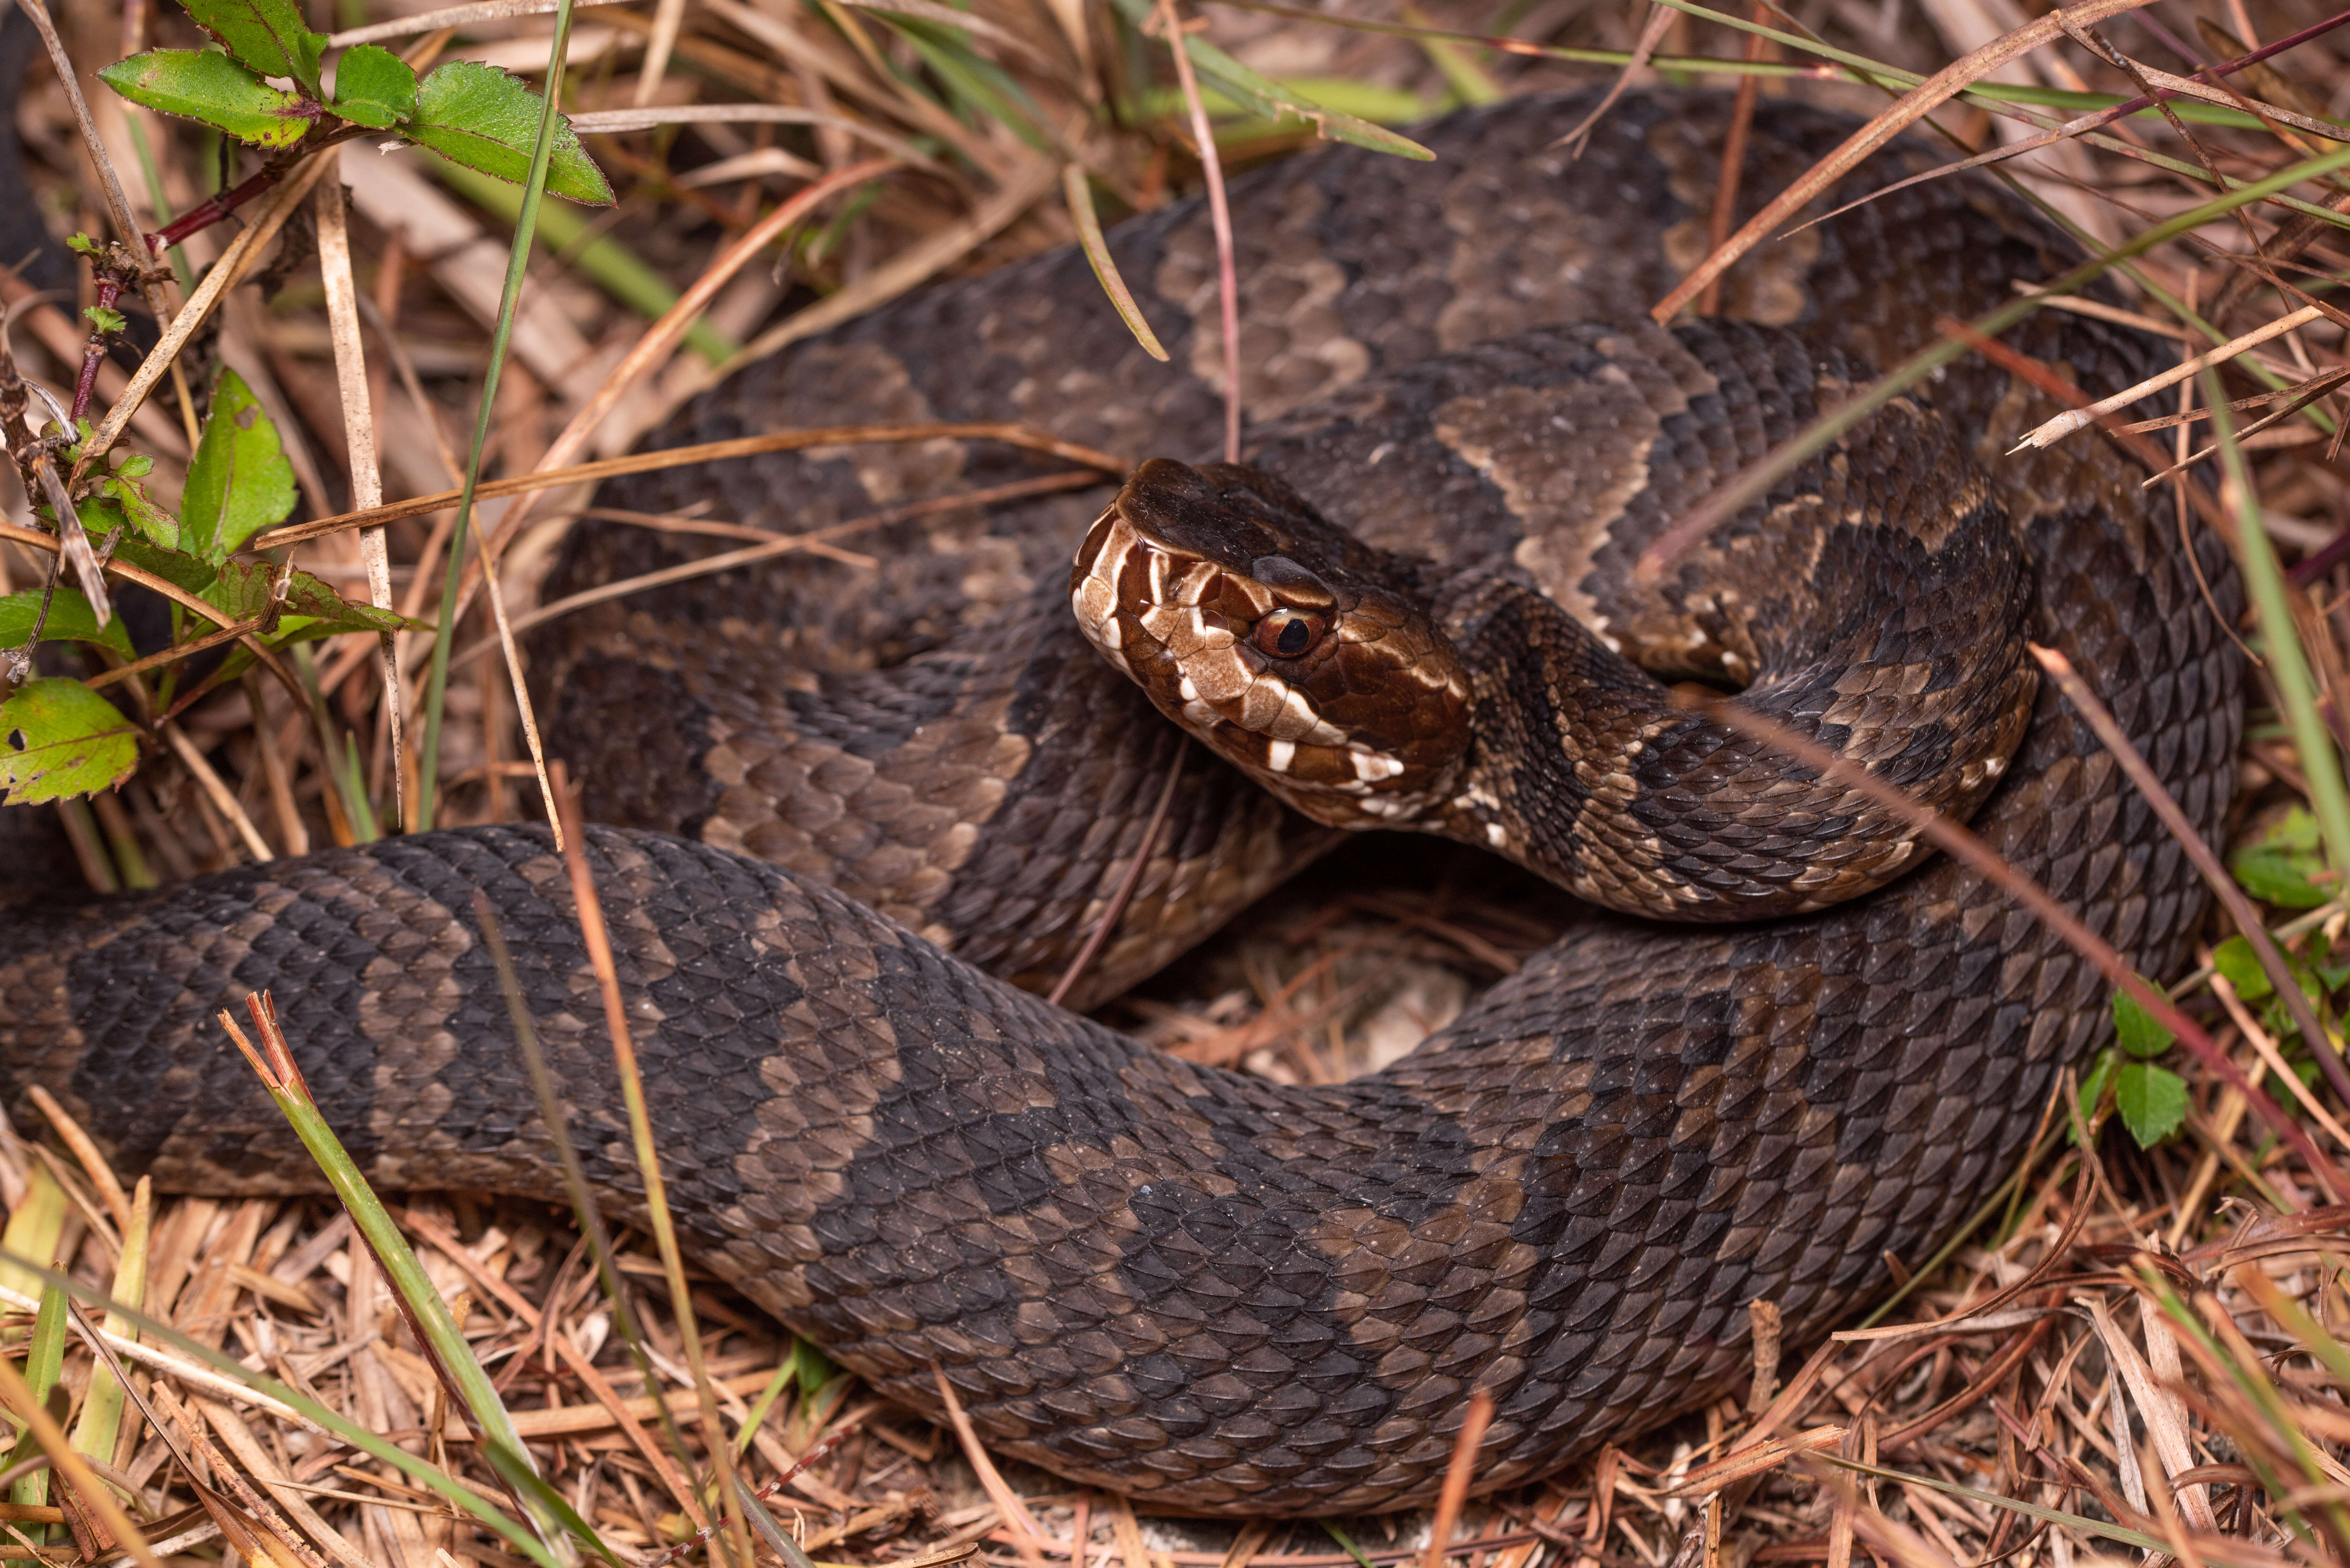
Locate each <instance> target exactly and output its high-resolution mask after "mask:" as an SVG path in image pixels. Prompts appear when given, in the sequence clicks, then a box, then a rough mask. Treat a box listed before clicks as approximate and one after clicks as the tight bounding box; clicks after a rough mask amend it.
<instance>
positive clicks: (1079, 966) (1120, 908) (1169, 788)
mask: <svg viewBox="0 0 2350 1568" xmlns="http://www.w3.org/2000/svg"><path fill="white" fill-rule="evenodd" d="M1190 760H1191V742H1190V740H1189V738H1186V739H1184V740H1182V741H1180V742H1177V744H1176V747H1175V760H1174V761H1173V762H1171V763H1168V764H1167V782H1166V783H1165V784H1161V785H1159V800H1158V804H1156V805H1153V806H1152V807H1151V808H1150V820H1149V822H1148V823H1146V824H1145V825H1144V826H1143V829H1142V840H1141V842H1140V843H1139V844H1137V845H1136V846H1134V857H1133V858H1132V859H1131V860H1129V861H1128V862H1127V865H1126V870H1125V871H1124V872H1122V873H1121V874H1120V875H1119V877H1118V888H1117V890H1116V891H1115V892H1113V893H1112V894H1111V895H1110V900H1109V902H1108V903H1107V905H1105V906H1104V907H1103V909H1102V914H1101V919H1098V920H1096V921H1095V922H1094V929H1093V930H1092V931H1091V932H1090V933H1088V934H1087V937H1086V944H1085V946H1083V947H1081V948H1079V949H1078V950H1077V956H1076V957H1075V958H1073V959H1071V960H1070V961H1069V967H1068V968H1067V970H1066V971H1063V973H1062V975H1061V978H1060V981H1058V983H1056V984H1055V986H1054V987H1053V990H1052V993H1051V994H1050V995H1048V996H1047V997H1045V1001H1046V1002H1050V1003H1051V1004H1052V1005H1054V1006H1055V1007H1058V1006H1059V1005H1060V1004H1061V1002H1062V1000H1063V999H1064V998H1066V996H1067V995H1068V994H1069V992H1070V989H1071V988H1072V987H1074V986H1075V985H1076V983H1077V981H1078V979H1079V977H1081V976H1082V975H1083V974H1084V973H1085V972H1086V971H1087V969H1089V968H1091V967H1092V966H1093V961H1094V960H1095V959H1097V958H1098V957H1099V956H1100V955H1101V950H1102V946H1103V944H1104V943H1106V942H1107V941H1108V940H1109V934H1110V932H1112V931H1114V930H1116V929H1118V921H1119V919H1122V918H1123V917H1124V916H1125V914H1126V907H1127V905H1128V902H1129V901H1130V900H1131V899H1132V898H1134V890H1135V889H1136V888H1139V887H1140V886H1141V885H1142V873H1143V870H1144V868H1145V867H1148V866H1149V864H1150V857H1151V854H1152V852H1153V851H1155V850H1156V849H1157V848H1158V847H1159V831H1160V829H1162V828H1164V827H1165V826H1167V810H1168V808H1169V807H1170V806H1171V805H1174V804H1175V786H1176V785H1177V784H1179V783H1180V781H1181V780H1182V777H1183V764H1184V763H1187V762H1189V761H1190Z"/></svg>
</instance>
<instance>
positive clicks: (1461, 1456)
mask: <svg viewBox="0 0 2350 1568" xmlns="http://www.w3.org/2000/svg"><path fill="white" fill-rule="evenodd" d="M1492 1421H1493V1397H1492V1395H1491V1394H1489V1393H1487V1392H1486V1391H1485V1390H1484V1389H1482V1388H1478V1389H1473V1390H1471V1393H1470V1395H1469V1407H1468V1408H1467V1409H1466V1410H1464V1411H1462V1412H1461V1432H1460V1435H1459V1436H1458V1437H1456V1438H1453V1439H1452V1458H1451V1460H1450V1461H1449V1462H1448V1463H1447V1464H1446V1465H1445V1467H1444V1489H1443V1490H1441V1491H1440V1492H1438V1493H1437V1495H1436V1517H1435V1518H1434V1519H1433V1520H1431V1521H1430V1522H1429V1526H1428V1550H1427V1552H1425V1553H1423V1554H1422V1555H1421V1557H1420V1560H1419V1568H1442V1564H1443V1562H1444V1559H1445V1556H1446V1553H1447V1552H1448V1551H1449V1550H1450V1543H1451V1540H1452V1532H1453V1531H1454V1530H1455V1529H1456V1528H1457V1527H1458V1526H1459V1525H1460V1523H1461V1504H1462V1503H1464V1502H1466V1501H1469V1485H1470V1483H1471V1481H1472V1480H1475V1479H1476V1474H1477V1449H1478V1445H1479V1444H1481V1443H1482V1442H1483V1441H1484V1440H1485V1428H1488V1427H1489V1426H1491V1425H1492Z"/></svg>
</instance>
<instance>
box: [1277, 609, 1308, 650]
mask: <svg viewBox="0 0 2350 1568" xmlns="http://www.w3.org/2000/svg"><path fill="white" fill-rule="evenodd" d="M1308 640H1309V639H1308V637H1307V634H1306V629H1305V620H1304V619H1303V618H1299V617H1295V616H1293V617H1291V618H1289V619H1288V620H1287V621H1285V622H1284V623H1283V625H1282V628H1281V631H1280V633H1279V636H1278V642H1279V645H1280V648H1281V656H1282V657H1283V658H1284V659H1295V658H1296V657H1297V656H1298V655H1299V654H1301V653H1303V652H1305V644H1306V642H1307V641H1308Z"/></svg>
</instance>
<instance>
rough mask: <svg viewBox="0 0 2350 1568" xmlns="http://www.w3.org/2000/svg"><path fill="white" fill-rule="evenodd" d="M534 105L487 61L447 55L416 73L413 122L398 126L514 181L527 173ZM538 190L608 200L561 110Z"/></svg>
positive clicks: (534, 132)
mask: <svg viewBox="0 0 2350 1568" xmlns="http://www.w3.org/2000/svg"><path fill="white" fill-rule="evenodd" d="M539 110H540V99H539V96H538V94H536V93H535V92H533V91H531V89H530V88H528V87H527V86H525V85H524V83H522V82H521V81H520V80H518V79H517V78H514V77H511V76H508V75H507V74H506V73H505V72H504V71H502V70H500V69H498V68H497V67H495V66H485V65H483V64H482V63H481V62H480V61H478V60H452V61H450V62H449V63H448V64H447V65H445V66H442V67H441V68H440V69H439V70H436V71H434V72H433V73H432V75H431V76H429V77H426V78H424V81H423V85H422V86H421V87H420V88H418V89H417V94H416V118H415V120H414V121H413V122H412V123H411V124H410V125H409V126H408V127H407V128H406V129H407V133H408V135H409V137H410V138H411V139H412V140H416V141H418V142H421V143H422V144H423V145H424V146H426V147H430V148H431V149H432V151H435V152H438V153H440V154H441V155H442V157H443V158H447V159H449V160H450V161H452V162H457V163H462V164H463V165H464V166H465V167H466V168H468V169H478V170H480V171H482V172H483V173H484V174H494V175H495V176H496V177H497V178H499V179H501V180H504V181H507V182H510V183H513V184H516V185H519V184H522V183H523V182H525V181H526V180H528V179H529V178H530V153H531V149H532V148H533V147H535V146H536V145H537V144H538V119H539ZM546 188H547V190H548V191H550V192H553V193H554V194H556V195H557V196H567V197H569V198H570V199H571V200H573V201H575V202H587V204H589V205H591V206H598V207H608V206H610V205H611V204H612V187H611V186H610V185H609V184H608V183H606V182H605V180H604V171H602V170H600V169H598V168H597V167H596V161H595V160H594V159H592V158H590V157H588V156H587V151H586V149H584V148H582V147H581V146H580V145H579V138H578V137H577V135H575V134H573V132H572V130H571V122H570V121H569V120H567V119H564V118H563V117H562V116H561V115H557V116H556V119H555V153H554V158H553V161H551V162H549V163H548V165H547V170H546Z"/></svg>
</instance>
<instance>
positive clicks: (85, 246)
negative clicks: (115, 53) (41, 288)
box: [66, 55, 139, 256]
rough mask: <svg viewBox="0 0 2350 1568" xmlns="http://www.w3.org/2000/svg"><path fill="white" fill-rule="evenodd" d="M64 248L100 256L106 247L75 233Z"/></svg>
mask: <svg viewBox="0 0 2350 1568" xmlns="http://www.w3.org/2000/svg"><path fill="white" fill-rule="evenodd" d="M131 58H132V59H136V58H139V57H138V56H135V55H134V56H132V57H131ZM119 63H120V64H122V65H126V66H127V65H129V64H130V60H123V61H120V62H119ZM105 74H106V73H105V72H104V71H100V72H99V75H100V76H104V75H105ZM66 249H68V250H69V251H71V252H73V253H74V254H76V255H82V256H102V255H104V254H106V247H105V246H104V245H102V244H99V242H98V241H96V240H94V239H91V238H90V237H89V236H88V234H76V235H75V236H74V237H73V238H71V239H69V240H68V241H67V242H66Z"/></svg>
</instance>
